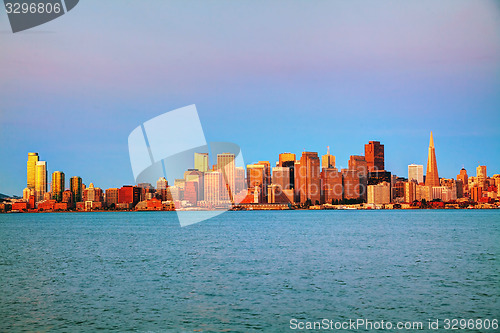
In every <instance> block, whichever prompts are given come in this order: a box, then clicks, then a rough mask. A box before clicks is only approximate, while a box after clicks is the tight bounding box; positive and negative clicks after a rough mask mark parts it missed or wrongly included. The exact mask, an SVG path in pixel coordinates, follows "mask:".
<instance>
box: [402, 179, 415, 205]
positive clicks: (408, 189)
mask: <svg viewBox="0 0 500 333" xmlns="http://www.w3.org/2000/svg"><path fill="white" fill-rule="evenodd" d="M404 187H405V189H404V190H405V199H404V202H407V203H412V202H413V201H415V200H417V184H416V182H415V181H408V182H405V183H404Z"/></svg>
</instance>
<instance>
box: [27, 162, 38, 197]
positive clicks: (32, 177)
mask: <svg viewBox="0 0 500 333" xmlns="http://www.w3.org/2000/svg"><path fill="white" fill-rule="evenodd" d="M37 162H38V153H28V162H27V163H26V169H27V172H26V176H27V177H26V179H27V182H26V184H27V186H26V187H27V188H29V189H31V190H34V189H35V182H36V163H37Z"/></svg>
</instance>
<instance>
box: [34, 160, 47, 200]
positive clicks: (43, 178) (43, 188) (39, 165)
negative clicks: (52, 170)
mask: <svg viewBox="0 0 500 333" xmlns="http://www.w3.org/2000/svg"><path fill="white" fill-rule="evenodd" d="M35 175H36V177H35V191H36V192H35V196H36V201H41V200H43V195H44V194H45V193H46V192H47V178H48V177H47V162H45V161H38V162H36V169H35Z"/></svg>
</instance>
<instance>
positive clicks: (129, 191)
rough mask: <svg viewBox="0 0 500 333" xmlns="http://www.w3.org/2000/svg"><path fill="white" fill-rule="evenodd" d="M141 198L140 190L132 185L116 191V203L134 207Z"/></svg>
mask: <svg viewBox="0 0 500 333" xmlns="http://www.w3.org/2000/svg"><path fill="white" fill-rule="evenodd" d="M140 198H141V188H140V187H137V186H132V185H125V186H122V187H121V188H120V189H119V191H118V203H128V204H132V206H135V205H136V204H137V203H138V202H139V200H140Z"/></svg>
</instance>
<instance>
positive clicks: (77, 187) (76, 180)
mask: <svg viewBox="0 0 500 333" xmlns="http://www.w3.org/2000/svg"><path fill="white" fill-rule="evenodd" d="M69 190H70V191H71V192H73V199H74V200H75V202H81V201H82V192H83V184H82V178H80V177H77V176H74V177H71V178H70V180H69Z"/></svg>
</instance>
